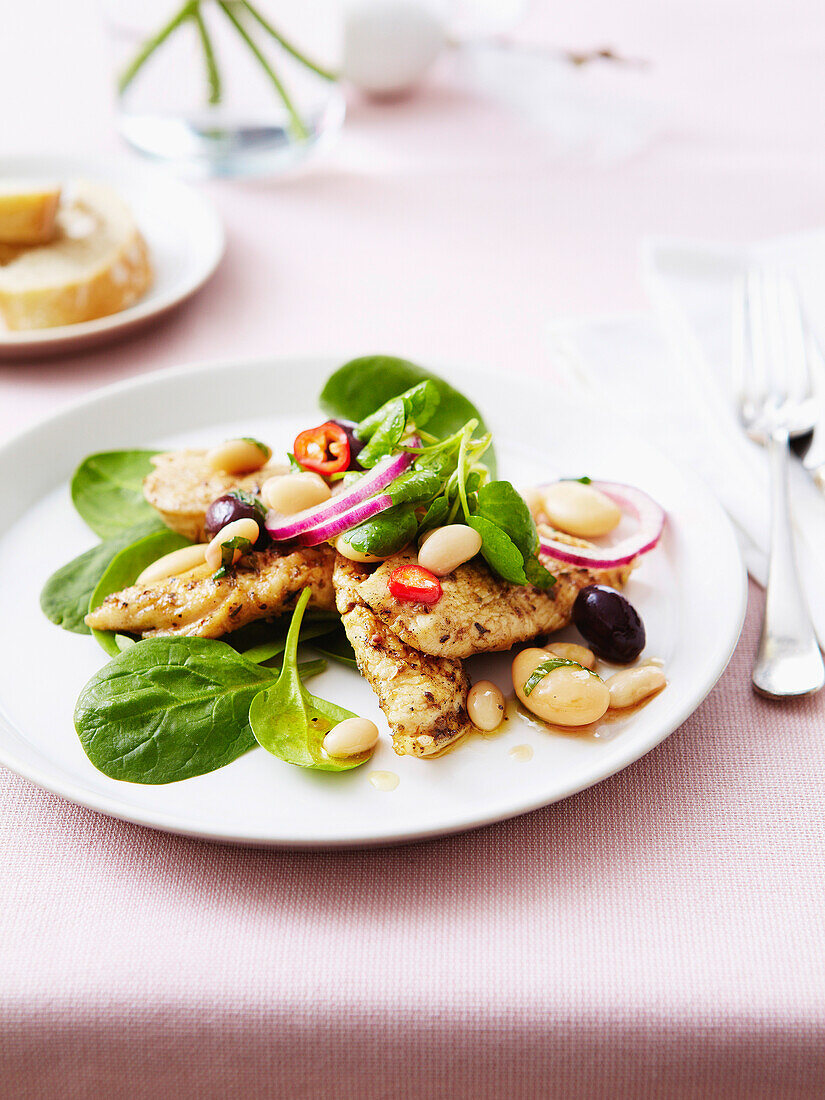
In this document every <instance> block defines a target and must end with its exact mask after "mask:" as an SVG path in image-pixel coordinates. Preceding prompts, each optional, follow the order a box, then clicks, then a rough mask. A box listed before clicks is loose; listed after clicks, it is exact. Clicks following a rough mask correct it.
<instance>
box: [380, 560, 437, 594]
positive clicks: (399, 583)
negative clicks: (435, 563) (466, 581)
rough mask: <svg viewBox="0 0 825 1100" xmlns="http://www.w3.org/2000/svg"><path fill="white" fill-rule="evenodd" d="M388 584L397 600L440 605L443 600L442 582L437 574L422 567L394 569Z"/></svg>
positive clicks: (408, 566) (407, 566)
mask: <svg viewBox="0 0 825 1100" xmlns="http://www.w3.org/2000/svg"><path fill="white" fill-rule="evenodd" d="M387 584H388V587H389V590H390V592H391V594H392V595H393V596H395V598H396V599H397V600H412V601H414V602H415V603H438V601H439V600H440V599H441V581H440V580H439V579H438V577H437V576H436V575H435V573H431V572H430V571H429V569H422V568H421V566H420V565H402V566H400V567H399V568H398V569H394V570H393V571H392V573H390V579H389V581H388V582H387Z"/></svg>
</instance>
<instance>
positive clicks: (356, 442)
mask: <svg viewBox="0 0 825 1100" xmlns="http://www.w3.org/2000/svg"><path fill="white" fill-rule="evenodd" d="M332 423H333V424H337V425H338V427H339V428H343V429H344V431H345V432H346V433H347V439H348V440H349V466H348V467H347V469H348V470H363V468H364V467H363V466H362V465H361V464H360V462H359V461H358V456H359V455H360V453H361V452H362V451H363V449H364V447H365V446H366V444H365V443H364V442H363V440H361V439H358V438H357V437H356V435H355V429H356V428H357V427H358V425H357V424H355V423H354V422H353V421H352V420H333V422H332Z"/></svg>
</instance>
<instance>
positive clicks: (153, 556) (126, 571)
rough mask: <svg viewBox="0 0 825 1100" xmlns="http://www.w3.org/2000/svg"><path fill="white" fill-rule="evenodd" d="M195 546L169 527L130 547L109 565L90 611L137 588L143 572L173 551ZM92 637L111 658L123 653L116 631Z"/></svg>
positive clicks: (88, 609) (94, 591)
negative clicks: (121, 592)
mask: <svg viewBox="0 0 825 1100" xmlns="http://www.w3.org/2000/svg"><path fill="white" fill-rule="evenodd" d="M191 545H192V543H191V541H190V540H189V539H186V538H184V537H183V535H179V534H177V532H176V531H170V530H169V529H168V527H164V528H163V530H162V531H153V532H152V533H151V534H149V535H145V536H144V537H143V538H140V539H137V540H136V541H135V542H132V543H130V544H129V546H126V547H124V549H123V550H121V551H120V553H118V554H115V556H114V557H113V558H112V560H111V561H110V562H109V565H108V567H107V568H106V570H105V571H104V573H103V575H102V576H101V578H100V580H99V581H98V582H97V584H96V585H95V587H94V590H93V591H92V594H91V596H90V597H89V604H88V607H87V608H86V610H87V611H94V609H95V608H96V607H100V605H101V604H102V603H103V601H104V600H105V599H106V597H107V596H111V594H112V593H113V592H119V591H120V590H121V589H122V588H128V587H129V585H132V584H134V583H135V581H136V580H137V578H138V577H139V576H140V574H141V573H142V572H143V570H144V569H145V568H146V567H147V566H148V565H151V564H152V562H153V561H157V559H158V558H162V557H163V555H164V554H171V553H172V551H173V550H180V549H182V548H183V547H184V546H191ZM92 634H93V635H94V637H95V638H96V640H97V641H98V642H99V644H100V645H101V647H102V648H103V649H104V650H105V651H106V652H107V653H108V654H109V656H110V657H115V656H116V655H117V654H118V653H119V652H120V644H119V643H118V635H117V634H115V633H114V632H113V631H109V630H93V631H92Z"/></svg>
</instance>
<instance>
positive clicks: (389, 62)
mask: <svg viewBox="0 0 825 1100" xmlns="http://www.w3.org/2000/svg"><path fill="white" fill-rule="evenodd" d="M445 43H446V31H445V26H444V21H443V20H442V18H441V17H440V15H439V13H438V11H437V10H436V8H435V6H434V5H433V4H432V3H428V2H427V0H349V3H347V5H346V7H345V9H344V28H343V60H342V64H341V71H342V74H343V76H344V78H345V79H346V80H348V81H349V82H350V83H351V84H354V85H355V86H356V88H359V89H360V90H361V91H362V92H366V93H367V94H368V95H373V96H390V95H399V94H401V93H403V92H407V91H410V90H411V89H412V88H414V87H415V86H416V85H417V84H418V83H419V82H420V81H421V79H422V78H423V76H424V74H425V73H426V71H427V69H429V67H430V66H431V65H432V63H433V62H434V61H435V59H436V58H437V57H438V55H439V54H440V53H441V51H442V50H443V49H444V46H445Z"/></svg>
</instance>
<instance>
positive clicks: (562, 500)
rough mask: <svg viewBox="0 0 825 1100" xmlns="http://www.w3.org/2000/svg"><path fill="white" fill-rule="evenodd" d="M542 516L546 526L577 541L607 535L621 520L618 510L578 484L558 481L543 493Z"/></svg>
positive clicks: (600, 495)
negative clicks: (547, 522) (573, 536)
mask: <svg viewBox="0 0 825 1100" xmlns="http://www.w3.org/2000/svg"><path fill="white" fill-rule="evenodd" d="M543 496H544V512H545V515H546V516H547V518H548V520H549V521H550V524H551V525H552V526H553V527H556V528H558V530H559V531H564V532H566V533H567V534H568V535H575V536H576V537H577V538H581V539H594V538H599V537H600V536H601V535H609V534H610V532H611V531H612V530H614V528H616V527H618V526H619V524H620V523H621V520H622V511H621V509H620V508H619V506H618V505H617V504H616V503H614V501H612V500H611V499H610V497H608V496H605V494H604V493H601V492H599V490H598V489H594V488H593V486H592V485H582V483H581V482H580V481H558V482H556V484H555V485H549V486H548V487H547V488H546V489H545V490H544V491H543Z"/></svg>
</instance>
